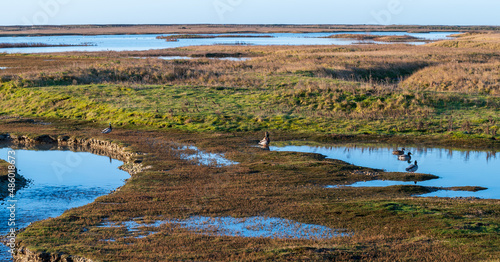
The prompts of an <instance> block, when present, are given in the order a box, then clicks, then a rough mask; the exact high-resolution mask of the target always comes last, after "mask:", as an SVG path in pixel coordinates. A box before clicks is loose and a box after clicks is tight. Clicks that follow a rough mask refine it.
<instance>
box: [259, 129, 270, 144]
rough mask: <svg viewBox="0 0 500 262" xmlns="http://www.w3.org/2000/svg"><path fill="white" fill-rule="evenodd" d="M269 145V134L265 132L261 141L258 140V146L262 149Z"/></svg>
mask: <svg viewBox="0 0 500 262" xmlns="http://www.w3.org/2000/svg"><path fill="white" fill-rule="evenodd" d="M269 143H271V139H270V138H269V132H267V131H266V135H265V136H264V138H262V140H260V142H259V145H260V146H263V147H268V146H269Z"/></svg>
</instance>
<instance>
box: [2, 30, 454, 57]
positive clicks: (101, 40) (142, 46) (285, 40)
mask: <svg viewBox="0 0 500 262" xmlns="http://www.w3.org/2000/svg"><path fill="white" fill-rule="evenodd" d="M345 33H349V34H351V33H352V34H372V35H410V36H414V37H418V38H422V39H425V40H440V39H448V37H449V36H450V35H452V34H457V33H459V32H428V33H407V32H340V33H272V34H241V35H244V36H248V37H226V38H224V37H221V38H205V39H179V41H177V42H167V41H165V40H163V39H156V37H157V36H160V35H156V34H148V35H96V36H82V35H69V36H16V37H0V43H43V44H51V45H58V44H66V45H81V44H87V45H88V46H56V47H28V48H0V53H2V52H5V53H47V52H68V51H142V50H151V49H164V48H176V47H185V46H198V45H217V44H223V45H234V44H249V45H350V44H355V43H358V42H359V41H358V40H352V39H340V38H323V37H326V36H330V35H334V34H345ZM165 35H169V34H165ZM214 35H217V34H214ZM224 35H238V34H224ZM262 35H265V36H272V37H258V36H262ZM383 44H387V43H383ZM409 44H415V45H418V44H425V42H412V43H409Z"/></svg>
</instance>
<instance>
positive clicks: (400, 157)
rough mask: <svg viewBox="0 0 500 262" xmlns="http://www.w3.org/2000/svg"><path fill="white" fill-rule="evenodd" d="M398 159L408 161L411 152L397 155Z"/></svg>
mask: <svg viewBox="0 0 500 262" xmlns="http://www.w3.org/2000/svg"><path fill="white" fill-rule="evenodd" d="M398 159H399V160H401V161H409V160H410V159H411V153H410V152H408V154H407V155H400V156H398Z"/></svg>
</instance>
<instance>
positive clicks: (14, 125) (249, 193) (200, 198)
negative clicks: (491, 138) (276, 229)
mask: <svg viewBox="0 0 500 262" xmlns="http://www.w3.org/2000/svg"><path fill="white" fill-rule="evenodd" d="M70 123H71V121H69V122H65V121H62V122H60V123H54V124H53V125H52V126H42V127H39V126H37V127H36V128H35V129H33V128H34V127H33V126H34V124H30V123H19V122H13V121H2V129H3V131H4V132H11V131H12V130H17V131H20V132H33V131H30V130H36V132H43V133H46V134H51V135H53V136H55V137H57V136H58V135H61V134H65V135H71V136H88V135H91V134H95V135H96V136H99V134H96V133H98V132H96V131H95V128H93V127H92V126H85V125H81V124H80V125H76V127H77V129H78V130H77V131H76V129H75V130H74V131H69V130H68V129H66V128H64V127H65V126H67V125H68V124H70ZM214 138H216V139H214ZM107 139H112V140H119V141H120V142H121V143H122V144H124V145H127V146H129V147H130V148H131V149H132V150H140V152H142V153H146V155H142V156H141V158H142V160H143V163H144V164H145V165H151V166H152V168H151V169H149V170H147V171H144V172H142V173H139V174H136V175H133V176H132V178H131V179H130V180H129V181H128V182H127V184H125V186H124V187H122V188H121V189H120V190H119V191H116V192H114V193H112V194H110V195H107V196H103V197H99V198H98V199H97V200H96V201H95V202H94V203H91V204H89V205H87V206H84V207H80V208H74V209H71V210H68V211H67V212H65V213H64V214H63V215H62V216H60V217H58V218H54V219H49V220H45V221H40V222H37V223H34V224H32V225H31V226H30V227H28V228H27V229H26V230H25V231H23V232H22V233H21V234H20V235H19V236H18V239H19V240H20V244H21V245H25V246H28V247H29V248H30V249H33V250H39V251H49V252H65V253H67V254H73V255H81V256H85V257H89V258H92V259H95V260H100V261H116V260H122V261H153V260H179V259H181V260H205V261H220V260H295V259H298V258H301V259H312V260H319V259H336V260H350V259H366V260H373V261H387V260H393V259H395V260H398V259H408V260H422V259H424V260H436V259H440V260H443V258H445V259H444V260H443V261H452V260H466V259H468V260H481V259H491V258H494V257H496V256H498V250H497V249H496V248H495V247H494V245H491V243H498V230H499V221H498V214H499V212H500V209H499V207H498V201H495V200H474V199H462V200H460V199H437V198H413V197H411V195H413V194H419V193H420V194H421V193H425V192H429V190H430V189H427V188H424V187H420V186H395V187H387V188H339V189H325V188H323V186H324V185H331V184H343V183H352V182H355V181H360V180H369V179H374V178H372V177H370V176H367V175H363V174H362V173H353V172H352V171H355V170H360V171H371V172H373V171H374V170H371V169H367V168H360V167H356V166H353V165H350V164H347V163H345V162H342V161H338V160H329V159H325V158H324V156H321V155H318V154H307V153H290V152H268V151H262V150H260V149H259V148H255V147H252V146H251V145H254V144H255V143H256V141H257V140H258V139H255V141H253V140H251V139H248V138H247V137H246V135H243V134H238V133H234V134H220V133H219V134H206V133H203V134H202V133H184V132H176V131H175V130H171V131H168V132H158V131H154V132H153V131H151V132H143V131H131V130H121V129H116V130H115V132H113V133H111V134H110V135H109V136H107ZM174 142H175V143H174ZM177 143H181V144H182V143H186V144H192V143H194V144H195V145H196V146H198V147H199V148H203V150H206V151H209V152H221V151H224V152H225V153H226V154H225V155H226V157H229V158H230V159H231V160H233V161H237V162H239V163H240V164H238V165H234V166H228V167H222V168H216V167H210V166H202V165H196V164H190V163H189V162H188V161H186V160H182V159H181V158H179V153H178V150H177V147H178V146H177V145H178V144H177ZM249 143H250V144H249ZM388 175H389V174H388ZM390 175H391V176H398V173H392V174H390ZM400 175H403V174H400ZM262 215H265V216H269V217H280V218H286V219H290V220H294V221H298V222H301V223H308V224H318V225H323V226H327V227H330V228H332V229H345V230H347V231H348V232H352V236H351V237H340V238H332V239H323V240H288V239H269V238H241V237H221V236H210V235H198V234H196V232H190V231H189V230H187V229H183V228H180V227H177V226H175V225H172V224H165V225H162V226H161V227H160V228H159V229H158V228H155V229H154V231H158V233H155V234H153V235H150V236H148V237H145V238H139V239H136V238H134V237H129V236H128V233H127V232H126V230H125V229H124V228H96V226H98V225H101V224H102V223H103V222H105V221H112V222H124V221H129V220H130V219H131V218H135V217H143V220H144V221H146V222H147V221H149V220H158V219H161V220H168V219H185V218H189V217H192V216H208V217H225V216H231V217H236V218H243V217H252V216H262ZM145 230H148V229H146V228H145ZM107 239H115V240H116V241H103V240H107ZM138 250H140V252H138Z"/></svg>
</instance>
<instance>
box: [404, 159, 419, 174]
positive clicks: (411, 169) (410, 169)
mask: <svg viewBox="0 0 500 262" xmlns="http://www.w3.org/2000/svg"><path fill="white" fill-rule="evenodd" d="M417 169H418V165H417V161H416V160H415V164H411V165H410V166H409V167H407V168H406V171H408V172H412V173H413V172H415V171H417Z"/></svg>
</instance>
